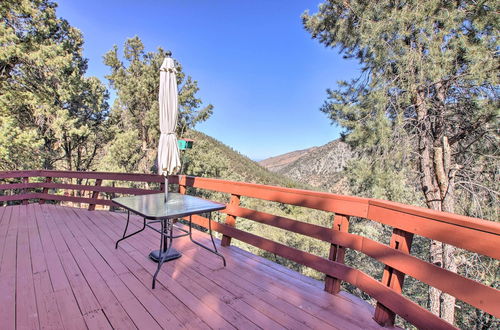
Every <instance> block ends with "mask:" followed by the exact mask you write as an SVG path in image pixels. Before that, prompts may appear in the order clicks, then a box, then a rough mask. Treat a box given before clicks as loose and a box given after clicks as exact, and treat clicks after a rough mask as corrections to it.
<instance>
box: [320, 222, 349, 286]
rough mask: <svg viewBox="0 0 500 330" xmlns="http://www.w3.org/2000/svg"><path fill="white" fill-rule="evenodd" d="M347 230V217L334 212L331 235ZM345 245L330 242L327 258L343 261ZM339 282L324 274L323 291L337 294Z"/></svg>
mask: <svg viewBox="0 0 500 330" xmlns="http://www.w3.org/2000/svg"><path fill="white" fill-rule="evenodd" d="M348 230H349V217H348V216H346V215H342V214H335V217H334V218H333V226H332V235H333V234H334V232H335V231H341V232H347V231H348ZM344 257H345V247H343V246H340V245H337V244H330V254H329V256H328V259H329V260H332V261H336V262H340V263H344ZM340 283H342V281H341V280H340V279H338V278H335V277H332V276H329V275H326V277H325V291H326V292H328V293H331V294H337V293H339V291H340Z"/></svg>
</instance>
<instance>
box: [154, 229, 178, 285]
mask: <svg viewBox="0 0 500 330" xmlns="http://www.w3.org/2000/svg"><path fill="white" fill-rule="evenodd" d="M173 229H174V228H173V224H172V221H170V220H163V221H162V222H161V232H162V233H163V234H162V236H163V237H162V238H161V240H160V251H164V253H163V254H162V255H161V259H160V260H159V261H158V267H157V268H156V272H155V274H154V276H153V284H152V288H153V289H154V288H155V284H156V276H158V273H159V272H160V268H161V266H162V265H163V263H164V262H165V260H167V257H168V254H169V252H170V249H171V248H172V241H173V238H172V232H173ZM167 233H168V236H167V235H165V234H167ZM166 237H167V239H166V240H165V238H166ZM166 246H167V247H166ZM165 247H166V249H165Z"/></svg>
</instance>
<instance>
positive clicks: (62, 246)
mask: <svg viewBox="0 0 500 330" xmlns="http://www.w3.org/2000/svg"><path fill="white" fill-rule="evenodd" d="M141 223H142V222H141V219H139V218H136V219H135V221H132V222H131V226H129V231H130V232H131V231H132V230H134V229H136V228H137V225H139V224H141ZM124 226H125V215H124V214H121V213H112V212H105V211H87V210H84V209H77V208H70V207H63V206H54V205H38V204H29V205H22V206H8V207H0V329H16V328H18V329H38V328H51V329H85V328H90V329H97V328H115V329H128V328H141V329H161V328H164V329H166V328H168V329H172V328H196V329H198V328H201V329H205V328H241V329H255V328H264V329H279V328H288V329H301V328H302V329H358V328H359V329H374V328H380V327H379V326H378V324H377V323H375V321H373V308H372V307H371V306H369V305H368V304H366V303H365V302H363V301H361V300H359V299H358V298H355V297H353V296H350V295H348V294H346V293H341V294H339V295H335V296H334V295H331V294H328V293H326V292H325V291H323V283H322V282H319V281H315V280H312V279H310V278H307V277H304V276H302V275H300V274H298V273H296V272H293V271H290V270H288V269H286V268H284V267H282V266H279V265H277V264H274V263H272V262H270V261H268V260H265V259H263V258H261V257H258V256H255V255H252V254H250V253H248V252H245V251H242V250H241V249H238V248H236V247H221V248H220V250H221V252H222V253H223V254H224V256H225V257H226V259H227V261H228V265H227V267H226V268H223V267H222V262H221V260H220V258H218V257H217V256H215V255H213V254H211V253H209V252H207V251H205V250H203V249H201V248H199V247H198V246H196V245H194V244H192V243H191V242H190V241H189V239H188V238H181V239H178V240H176V241H175V242H174V247H176V248H177V249H178V250H180V251H181V252H182V253H183V256H182V258H180V259H178V260H175V261H171V262H169V263H166V264H165V265H164V266H163V268H162V270H161V272H160V274H159V276H158V282H157V288H156V289H155V290H152V289H151V280H152V274H153V273H154V271H155V270H156V264H155V263H154V262H152V261H151V260H149V259H148V257H147V255H148V253H149V251H150V250H152V249H157V248H158V244H159V238H158V234H156V233H155V232H153V231H152V230H147V229H146V230H145V231H144V232H142V233H140V234H138V235H136V236H134V237H132V238H130V239H128V240H125V241H123V242H121V243H120V247H119V248H118V249H117V250H115V248H114V242H115V241H116V240H117V239H118V238H119V237H120V236H121V234H122V231H123V229H124ZM195 233H196V238H197V239H198V240H201V241H203V240H205V241H207V239H208V236H207V235H206V234H203V233H201V232H198V231H195ZM217 243H219V242H217Z"/></svg>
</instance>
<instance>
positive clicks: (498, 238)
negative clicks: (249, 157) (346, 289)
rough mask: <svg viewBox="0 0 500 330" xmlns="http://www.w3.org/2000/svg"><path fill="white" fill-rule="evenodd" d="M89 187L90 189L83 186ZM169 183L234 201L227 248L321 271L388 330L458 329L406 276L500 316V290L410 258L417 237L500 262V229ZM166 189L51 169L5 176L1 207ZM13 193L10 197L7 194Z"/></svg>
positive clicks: (413, 213)
mask: <svg viewBox="0 0 500 330" xmlns="http://www.w3.org/2000/svg"><path fill="white" fill-rule="evenodd" d="M61 179H71V180H73V179H75V180H76V182H80V183H77V184H73V183H72V182H71V183H64V182H63V183H61V182H57V181H60V180H61ZM84 180H85V181H86V183H87V184H82V182H83V181H84ZM116 181H126V182H129V183H138V182H142V183H146V185H150V186H153V188H148V187H146V188H129V187H115V186H109V185H106V184H109V183H110V182H116ZM1 182H4V183H1ZM104 182H106V184H104ZM89 183H90V184H89ZM169 184H173V185H176V186H177V187H178V191H179V192H181V193H186V191H187V189H188V188H189V187H193V188H197V189H202V190H210V191H217V192H221V193H225V194H227V195H228V200H229V202H228V203H227V208H226V209H225V210H224V211H222V212H223V213H225V215H226V216H225V220H224V221H223V222H221V223H215V224H214V225H213V229H214V230H216V231H218V232H219V233H221V234H222V241H221V244H222V245H224V246H227V245H230V244H231V239H237V240H240V241H243V242H245V243H248V244H251V245H253V246H256V247H258V248H260V249H263V250H266V251H268V252H271V253H274V254H276V255H278V256H281V257H283V258H286V259H288V260H291V261H294V262H296V263H299V264H302V265H305V266H307V267H310V268H312V269H315V270H317V271H319V272H321V273H323V274H325V290H326V291H328V292H330V293H333V294H335V293H338V292H339V291H340V283H341V281H346V282H348V283H350V284H352V285H354V286H355V287H357V288H359V289H361V290H362V291H364V292H365V293H367V294H368V295H369V296H371V297H372V298H374V299H375V300H376V301H377V307H376V309H375V314H374V318H375V320H376V321H377V322H378V323H380V324H382V325H386V326H391V325H393V324H394V319H395V315H399V316H401V317H402V318H404V319H405V320H407V321H408V322H410V323H412V324H414V325H415V326H417V327H418V328H436V329H438V328H439V329H448V328H454V327H453V325H451V324H449V323H447V322H446V321H444V320H443V319H441V318H439V317H438V316H436V315H434V314H432V313H431V312H430V311H428V310H427V309H425V308H423V307H421V306H419V305H418V304H416V303H415V302H413V301H411V300H410V299H408V298H407V297H405V296H404V295H403V294H402V290H403V283H404V278H405V276H406V275H408V276H411V277H413V278H415V279H417V280H419V281H421V282H424V283H426V284H428V285H430V286H432V287H435V288H438V289H439V290H442V291H443V292H446V293H448V294H450V295H452V296H454V297H456V298H457V299H459V300H462V301H464V302H466V303H468V304H470V305H472V306H474V307H476V308H478V309H481V310H483V311H485V312H487V313H489V314H492V315H493V316H495V317H500V291H499V290H497V289H495V288H493V287H489V286H486V285H484V284H482V283H479V282H476V281H474V280H472V279H469V278H466V277H463V276H461V275H458V274H456V273H453V272H450V271H448V270H446V269H443V268H441V267H438V266H436V265H434V264H431V263H429V262H426V261H423V260H421V259H419V258H417V257H415V256H412V255H411V253H410V251H411V245H412V240H413V236H414V235H420V236H423V237H427V238H430V239H433V240H437V241H440V242H444V243H447V244H451V245H454V246H456V247H459V248H462V249H465V250H468V251H472V252H475V253H478V254H481V255H484V256H488V257H492V258H495V259H497V260H500V249H499V248H498V247H499V246H500V224H499V223H495V222H491V221H486V220H482V219H477V218H470V217H465V216H460V215H456V214H451V213H445V212H438V211H433V210H429V209H425V208H420V207H415V206H409V205H404V204H399V203H393V202H388V201H383V200H376V199H368V198H359V197H352V196H342V195H336V194H331V193H324V192H314V191H308V190H300V189H291V188H281V187H274V186H266V185H259V184H251V183H242V182H232V181H225V180H218V179H209V178H201V177H189V176H171V177H169ZM164 189H165V186H164V179H163V177H162V176H159V175H153V174H132V173H104V172H70V171H48V170H34V171H9V172H0V202H12V201H21V202H22V203H23V204H27V203H30V202H38V203H45V201H68V202H74V203H87V204H88V205H89V209H90V210H93V209H95V207H96V205H105V206H113V203H112V202H111V200H110V199H109V198H103V196H102V194H100V193H107V194H108V196H109V195H110V194H132V195H138V194H149V193H157V192H160V191H164ZM59 190H65V191H67V190H71V191H76V192H80V195H81V192H87V194H88V195H89V196H91V197H85V196H74V195H68V194H66V195H60V194H56V193H55V192H57V191H59ZM9 191H10V193H7V194H5V192H9ZM2 192H4V194H3V195H2ZM242 196H246V197H251V198H256V199H261V200H266V201H273V202H279V203H284V204H289V205H295V206H301V207H306V208H311V209H316V210H321V211H326V212H331V213H332V214H333V215H334V221H333V226H332V228H326V227H323V226H319V225H315V224H310V223H304V222H300V221H297V220H294V219H289V218H286V217H281V216H276V215H273V214H269V213H265V212H261V211H258V210H253V209H248V208H245V207H242V206H240V198H241V197H242ZM350 217H359V218H364V219H368V220H371V221H375V222H379V223H382V224H384V225H387V226H390V227H392V228H393V232H392V236H391V239H390V243H389V245H385V244H382V243H379V242H377V241H374V240H372V239H370V238H367V237H363V236H360V235H355V234H351V233H349V232H348V227H349V219H350ZM238 218H245V219H249V220H253V221H256V222H259V223H263V224H266V225H270V226H274V227H277V228H281V229H284V230H287V231H290V232H294V233H298V234H302V235H305V236H308V237H312V238H315V239H318V240H321V241H324V242H328V243H329V244H330V250H329V257H328V258H323V257H319V256H317V255H314V254H311V253H308V252H304V251H301V250H298V249H295V248H293V247H289V246H286V245H284V244H281V243H278V242H275V241H272V240H269V239H267V238H264V237H260V236H258V235H255V234H253V233H249V232H245V231H242V230H240V229H237V228H236V226H235V223H236V222H237V221H238ZM207 221H208V219H206V218H204V217H201V216H196V217H194V218H193V222H195V223H196V224H198V225H200V226H203V227H207V225H208V222H207ZM346 249H353V250H356V251H359V252H361V253H364V254H366V255H367V256H370V257H372V258H374V259H376V260H378V261H379V262H381V263H383V264H384V265H385V268H384V271H383V276H382V280H381V281H378V280H376V279H374V278H372V277H370V276H369V275H367V274H366V273H364V272H362V271H360V270H358V269H356V268H353V267H350V266H348V265H346V264H345V263H344V255H345V251H346Z"/></svg>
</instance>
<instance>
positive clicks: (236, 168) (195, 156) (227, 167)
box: [182, 130, 306, 188]
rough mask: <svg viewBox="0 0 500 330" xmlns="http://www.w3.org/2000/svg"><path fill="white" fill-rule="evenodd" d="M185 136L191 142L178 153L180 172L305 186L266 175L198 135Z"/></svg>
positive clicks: (235, 154)
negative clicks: (180, 163)
mask: <svg viewBox="0 0 500 330" xmlns="http://www.w3.org/2000/svg"><path fill="white" fill-rule="evenodd" d="M185 137H187V138H190V139H193V140H194V146H193V149H191V150H189V149H188V150H187V151H186V152H185V153H184V154H182V159H183V160H184V163H185V164H184V166H183V173H184V174H188V175H196V176H204V177H211V178H220V179H225V180H233V181H243V182H251V183H260V184H268V185H273V186H281V187H291V188H299V187H306V185H303V184H302V185H301V184H299V183H297V182H296V181H293V180H291V179H288V178H286V177H284V176H282V175H279V174H276V173H273V172H270V171H269V170H267V169H265V168H264V167H262V166H260V165H259V164H258V163H256V162H254V161H253V160H251V159H249V158H248V157H246V156H244V155H242V154H240V153H239V152H237V151H236V150H233V149H232V148H230V147H228V146H226V145H225V144H223V143H221V142H219V141H217V140H215V139H214V138H212V137H210V136H208V135H206V134H203V133H201V132H198V131H195V130H190V131H188V132H187V134H186V135H185Z"/></svg>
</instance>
